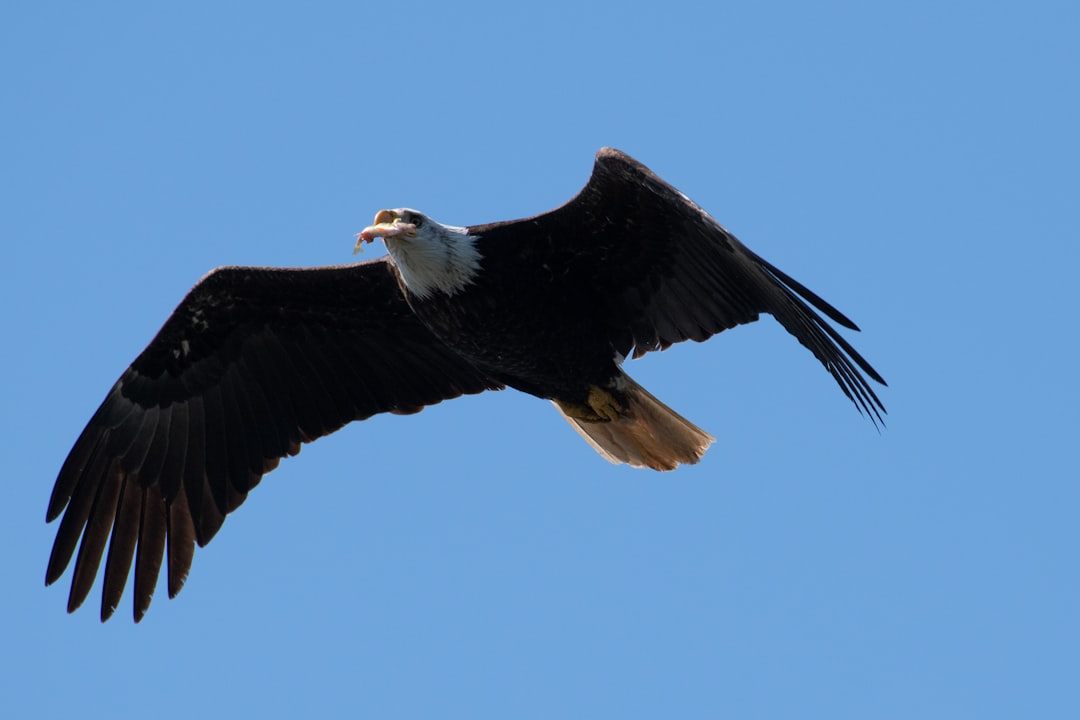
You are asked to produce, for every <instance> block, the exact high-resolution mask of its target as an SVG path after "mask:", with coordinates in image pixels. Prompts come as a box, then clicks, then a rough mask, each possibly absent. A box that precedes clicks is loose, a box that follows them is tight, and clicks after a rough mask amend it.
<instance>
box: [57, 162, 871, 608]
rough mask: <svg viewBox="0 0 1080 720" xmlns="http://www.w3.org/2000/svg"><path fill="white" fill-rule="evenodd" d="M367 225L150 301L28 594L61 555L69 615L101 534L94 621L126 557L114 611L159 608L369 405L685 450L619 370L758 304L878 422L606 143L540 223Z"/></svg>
mask: <svg viewBox="0 0 1080 720" xmlns="http://www.w3.org/2000/svg"><path fill="white" fill-rule="evenodd" d="M376 238H382V239H383V241H384V243H385V245H386V248H387V250H388V253H389V255H388V256H386V257H382V258H380V259H377V260H372V261H368V262H361V263H358V264H353V265H343V266H336V267H321V268H312V269H272V268H255V267H224V268H218V269H216V270H214V271H212V272H210V273H209V274H208V275H206V276H205V277H204V278H203V279H202V280H200V281H199V283H198V284H196V285H195V287H194V288H192V290H191V291H190V292H189V293H188V294H187V296H186V297H185V298H184V300H183V301H182V302H181V303H180V305H179V306H178V307H177V308H176V309H175V310H174V311H173V313H172V315H170V316H169V318H168V319H167V320H166V321H165V324H164V326H163V327H162V328H161V330H160V331H159V332H158V334H157V335H156V336H155V337H154V339H153V340H151V341H150V344H149V345H148V346H147V347H146V349H145V350H143V351H142V353H140V354H139V356H138V357H137V358H135V361H134V362H132V363H131V366H130V367H128V368H127V369H126V370H125V371H124V372H123V374H122V375H121V376H120V379H119V380H117V381H116V383H115V384H114V385H113V387H112V389H111V390H110V391H109V393H108V395H107V396H106V397H105V400H104V402H102V404H101V407H99V408H98V410H97V412H96V413H94V415H93V417H92V418H91V419H90V422H89V423H88V424H87V426H86V428H85V429H84V430H83V432H82V434H81V435H80V436H79V438H78V440H77V441H76V442H75V445H74V447H73V448H72V450H71V452H70V454H69V455H68V457H67V460H66V461H65V462H64V464H63V466H62V468H61V469H60V473H59V476H58V477H57V480H56V485H55V487H54V489H53V492H52V497H51V498H50V500H49V507H48V512H47V520H48V521H50V522H51V521H52V520H54V519H56V518H57V517H59V516H60V514H61V513H63V519H62V520H61V521H60V525H59V529H58V531H57V535H56V541H55V543H54V545H53V549H52V554H51V556H50V558H49V565H48V570H47V572H46V578H45V582H46V584H47V585H48V584H51V583H53V582H55V581H56V580H57V579H58V578H59V577H60V576H61V575H62V574H63V572H64V570H65V569H66V568H67V566H68V564H69V563H70V561H71V558H72V556H73V555H75V552H76V548H78V555H77V559H76V562H75V569H74V572H73V577H72V581H71V592H70V595H69V598H68V611H69V612H71V611H74V610H75V609H76V608H77V607H79V605H81V604H82V602H83V601H84V600H85V599H86V596H87V595H88V593H89V591H90V588H91V586H92V584H93V581H94V577H95V575H96V574H97V571H98V568H99V566H100V563H101V560H102V557H103V555H104V554H105V546H106V542H108V545H109V547H108V554H107V556H106V561H105V576H104V582H103V588H102V604H101V618H102V620H103V621H104V620H106V619H108V618H109V617H110V616H111V615H112V613H113V611H114V610H115V608H116V606H117V604H118V603H119V601H120V597H121V594H122V593H123V590H124V586H125V584H126V582H127V577H128V574H129V572H130V570H131V567H132V564H133V563H134V593H135V597H134V615H135V620H136V622H138V621H139V620H140V619H141V618H142V617H143V615H144V613H145V612H146V610H147V608H148V607H149V605H150V600H151V596H152V594H153V591H154V588H155V586H156V584H157V579H158V573H159V570H160V568H161V564H162V562H163V561H166V560H167V563H168V573H167V574H168V590H169V596H170V597H173V596H175V595H176V594H177V592H179V590H180V588H181V586H182V585H183V583H184V581H185V579H186V577H187V574H188V570H189V569H190V567H191V560H192V556H193V554H194V548H195V545H196V544H198V545H199V546H203V545H205V544H206V543H207V542H209V541H210V539H211V538H212V537H213V536H214V534H215V533H216V532H217V531H218V529H219V528H220V527H221V525H222V523H223V522H224V520H225V516H226V515H227V514H229V513H230V512H232V511H233V510H235V509H236V508H237V507H239V506H240V504H241V503H242V502H243V501H244V499H245V497H246V496H247V493H248V492H249V491H250V490H251V489H252V488H254V487H255V486H256V485H257V484H258V483H259V481H260V479H261V478H262V476H263V475H264V474H265V473H267V472H269V471H270V470H272V469H274V467H276V466H277V464H278V462H279V460H280V459H281V458H283V457H285V456H287V455H295V454H296V453H298V452H299V451H300V446H301V444H303V443H305V442H311V441H312V440H315V439H316V438H318V437H321V436H323V435H327V434H329V433H332V432H334V431H335V430H337V429H339V428H341V427H342V426H343V425H345V424H346V423H349V422H351V421H353V420H363V419H365V418H368V417H370V416H372V415H374V414H376V413H384V412H391V413H414V412H418V411H419V410H421V409H422V408H423V407H425V406H427V405H432V404H435V403H438V402H440V401H442V400H448V399H450V398H456V397H458V396H460V395H467V394H473V393H480V392H483V391H485V390H499V389H503V388H505V387H511V388H515V389H517V390H520V391H522V392H525V393H528V394H530V395H534V396H536V397H539V398H543V399H547V400H550V401H551V402H552V403H554V405H555V407H556V408H557V409H558V411H559V412H560V413H561V414H562V415H563V417H565V418H566V419H567V420H568V421H569V422H570V424H571V425H572V426H573V427H574V429H575V430H577V432H578V433H580V434H581V435H582V437H584V438H585V440H587V441H588V442H589V443H590V444H591V445H592V447H593V448H595V449H596V451H597V452H598V453H599V454H600V455H601V456H602V457H604V458H605V459H607V460H609V461H611V462H613V463H626V464H628V465H632V466H634V467H644V468H652V469H654V470H672V469H674V468H675V467H677V466H678V465H680V464H683V463H696V462H697V461H698V460H700V459H701V457H702V455H703V454H704V453H705V451H706V449H707V448H708V447H709V445H710V444H711V443H712V442H713V441H714V438H713V437H712V436H711V435H709V434H708V433H707V432H705V431H704V430H702V429H700V428H699V427H697V426H696V425H694V424H693V423H691V422H690V421H689V420H687V419H685V418H683V417H682V416H681V415H679V414H678V413H676V412H675V411H674V410H672V409H671V408H669V407H667V406H666V405H665V404H664V403H662V402H661V401H659V400H658V399H657V398H655V397H653V396H652V395H651V394H649V392H648V391H646V390H645V389H644V388H643V387H641V386H640V385H639V384H638V383H636V382H634V380H633V379H631V378H630V376H629V375H627V374H626V372H625V371H624V370H623V367H622V366H623V361H624V360H625V359H626V358H628V357H635V358H636V357H639V356H641V355H643V354H645V353H647V352H650V351H653V350H663V349H665V348H667V347H668V346H670V345H671V344H673V343H677V342H681V341H683V340H696V341H699V342H700V341H703V340H706V339H708V338H709V337H711V336H713V335H715V334H716V333H719V332H721V331H723V330H726V329H728V328H731V327H734V326H736V325H740V324H743V323H749V322H753V321H755V320H757V319H758V316H759V315H760V314H761V313H769V314H771V315H772V316H773V317H775V318H776V320H777V321H779V323H780V324H781V325H782V326H783V327H784V328H785V329H786V330H787V331H788V332H790V333H791V334H792V335H794V336H795V337H796V339H798V341H799V342H800V343H802V344H803V345H804V346H806V347H807V348H808V349H809V350H810V351H811V352H812V353H813V354H814V356H815V357H816V358H817V359H818V360H819V361H820V362H821V363H822V364H824V366H825V368H826V369H827V370H828V372H829V373H830V374H831V375H832V376H833V378H834V379H835V380H836V382H837V383H838V384H839V386H840V388H841V389H842V390H843V392H844V394H845V395H847V397H848V398H849V399H850V400H851V401H852V402H853V403H854V404H855V406H856V407H857V408H858V409H859V410H860V412H861V413H865V414H866V415H867V416H869V418H870V419H871V420H872V421H873V422H874V423H875V424H877V423H880V422H881V420H882V414H883V413H884V412H885V408H884V406H883V405H882V403H881V401H880V400H879V399H878V397H877V396H876V395H875V394H874V390H873V389H872V387H871V386H870V384H869V382H868V380H867V376H868V377H869V378H872V379H873V380H874V381H876V382H878V383H881V384H883V385H884V380H883V379H882V378H881V376H880V375H879V374H878V373H877V372H876V371H875V370H874V369H873V368H872V367H871V366H870V364H869V363H867V362H866V360H864V359H863V358H862V357H861V356H860V355H859V354H858V353H857V352H856V351H855V349H854V348H852V346H851V345H850V344H848V342H847V341H846V340H844V339H843V338H842V337H841V336H840V335H839V334H838V333H837V332H836V330H834V329H833V328H832V327H831V326H830V325H829V324H828V323H827V322H826V321H825V320H824V319H823V318H822V317H821V316H820V315H819V314H818V312H820V313H822V314H824V315H825V316H826V317H828V318H829V319H831V320H832V321H833V322H835V323H837V324H838V325H842V326H843V327H845V328H848V329H851V330H857V329H858V328H857V327H856V326H855V324H854V323H852V322H851V321H850V320H848V319H847V317H845V316H844V315H842V314H841V313H840V312H839V311H838V310H836V309H835V308H833V307H832V306H831V305H829V304H828V303H827V302H825V301H824V300H822V299H821V298H820V297H818V296H817V295H815V294H814V293H812V292H810V291H809V290H807V289H806V288H805V287H804V286H803V285H801V284H799V283H798V282H796V281H795V280H793V279H792V278H790V277H788V276H787V275H785V274H784V273H783V272H781V271H780V270H778V269H777V268H776V267H774V266H773V265H771V264H769V263H768V262H766V261H765V260H763V259H762V258H761V257H759V256H758V255H757V254H755V253H754V252H752V251H751V250H749V249H747V247H746V246H744V245H743V244H742V243H741V242H739V241H738V240H737V239H735V237H734V236H733V235H732V234H731V233H729V232H728V231H727V230H725V229H724V228H723V227H722V226H721V225H720V224H719V223H718V222H717V221H716V220H714V219H713V218H712V217H711V216H709V214H708V213H706V212H705V211H704V210H702V209H701V208H700V207H698V206H697V205H695V204H694V203H693V202H691V201H690V200H689V199H688V198H687V197H686V196H685V195H683V194H682V193H680V192H679V191H678V190H676V189H675V188H674V187H672V186H671V185H669V184H667V183H666V182H664V181H663V180H661V179H660V178H659V177H657V176H656V175H655V174H653V173H652V172H651V171H650V170H648V169H647V168H646V167H644V166H643V165H641V164H640V163H638V162H637V161H636V160H634V159H633V158H631V157H629V156H627V155H625V154H623V153H621V152H619V151H617V150H612V149H609V148H604V149H602V150H600V152H599V153H598V154H597V156H596V162H595V166H594V168H593V173H592V176H591V177H590V179H589V182H588V183H587V184H586V185H585V187H584V189H582V190H581V192H580V193H578V195H577V196H575V197H574V198H573V199H572V200H570V201H569V202H567V203H566V204H565V205H563V206H562V207H560V208H557V209H555V210H552V211H550V212H547V213H544V214H541V215H537V216H535V217H531V218H526V219H524V220H513V221H509V222H497V223H492V224H489V225H477V226H472V227H455V226H451V225H443V224H441V223H438V222H436V221H435V220H433V219H431V218H429V217H426V216H424V215H423V214H421V213H419V212H417V211H415V210H410V209H397V210H383V211H380V212H379V213H378V214H377V215H376V216H375V223H374V224H373V225H372V226H370V227H368V228H365V229H364V231H363V232H361V233H360V234H359V236H358V240H357V247H358V248H359V247H360V246H361V245H362V244H363V243H366V242H372V241H374V240H375V239H376ZM811 306H813V307H811ZM814 308H816V309H817V311H818V312H815V310H814ZM80 539H81V545H80Z"/></svg>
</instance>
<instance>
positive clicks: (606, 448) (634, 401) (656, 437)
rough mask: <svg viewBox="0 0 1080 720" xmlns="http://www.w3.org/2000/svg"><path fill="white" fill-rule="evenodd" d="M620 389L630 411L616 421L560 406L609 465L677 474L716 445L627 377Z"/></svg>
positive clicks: (708, 435) (582, 435)
mask: <svg viewBox="0 0 1080 720" xmlns="http://www.w3.org/2000/svg"><path fill="white" fill-rule="evenodd" d="M622 383H625V387H622ZM619 389H620V390H622V391H623V393H624V394H625V397H626V407H625V408H623V409H622V412H621V413H619V417H618V418H616V419H615V420H611V421H600V422H597V421H591V420H582V419H579V418H576V417H573V416H571V415H570V414H568V413H567V412H566V411H565V410H564V409H563V407H562V406H561V405H560V404H559V402H558V401H555V407H557V408H558V409H559V412H560V413H561V414H562V416H563V417H564V418H566V420H567V422H569V423H570V425H571V426H572V427H573V428H574V429H575V430H577V431H578V434H580V435H581V437H583V438H585V440H586V442H588V443H589V444H590V445H592V447H593V449H594V450H596V451H597V452H598V453H600V455H601V456H602V457H603V458H604V459H605V460H607V461H608V462H611V463H615V464H616V465H617V464H619V463H626V464H628V465H631V466H633V467H641V468H652V469H653V470H674V469H675V468H677V467H678V466H679V465H681V464H690V465H692V464H694V463H696V462H697V461H698V460H700V459H701V457H702V456H703V455H704V454H705V451H706V450H708V448H709V446H710V445H712V444H713V443H714V442H715V441H716V438H714V437H713V436H712V435H710V434H709V433H707V432H705V431H704V430H702V429H701V428H699V427H698V426H697V425H694V424H693V423H692V422H690V421H689V420H687V419H686V418H684V417H683V416H682V415H679V413H677V412H675V411H674V410H672V409H671V408H669V407H668V406H667V405H665V404H664V403H662V402H660V401H659V400H657V399H656V398H655V397H653V395H652V393H650V392H649V391H648V390H646V389H645V388H643V387H641V385H639V384H638V383H637V382H635V381H634V380H633V379H632V378H631V377H630V376H629V375H626V374H625V373H624V374H623V375H622V377H621V378H620V388H619Z"/></svg>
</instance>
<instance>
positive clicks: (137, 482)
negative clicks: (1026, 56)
mask: <svg viewBox="0 0 1080 720" xmlns="http://www.w3.org/2000/svg"><path fill="white" fill-rule="evenodd" d="M499 387H501V386H500V385H499V384H498V383H496V382H494V381H492V380H491V379H489V378H487V377H486V376H485V375H484V374H482V373H481V372H479V371H478V370H477V369H475V368H474V367H473V366H472V365H470V364H469V363H468V362H466V361H465V360H463V359H461V358H460V357H459V356H457V355H456V354H454V353H453V352H452V351H450V350H449V349H448V348H446V347H445V346H444V345H443V344H442V343H441V342H440V341H438V340H437V339H436V338H435V337H434V336H433V335H432V334H431V333H430V332H429V331H428V330H427V329H426V328H425V327H424V326H423V325H422V324H421V323H420V322H419V321H418V320H417V319H416V317H415V316H414V315H413V313H412V311H411V310H410V309H409V307H408V305H407V304H406V302H405V301H404V299H403V297H402V295H401V293H400V290H399V288H398V282H397V278H396V270H395V269H394V268H393V266H392V265H391V264H390V263H389V262H387V261H386V260H385V259H381V260H376V261H372V262H368V263H361V264H358V265H351V266H341V267H332V268H317V269H309V270H289V269H263V268H220V269H218V270H215V271H214V272H212V273H210V274H209V275H207V276H206V277H205V278H203V280H201V281H200V282H199V284H198V285H196V286H195V287H194V288H193V289H192V290H191V292H190V293H188V295H187V297H185V299H184V300H183V302H181V304H180V305H179V306H178V307H177V308H176V310H175V311H174V312H173V314H172V315H171V316H170V317H169V319H168V320H167V321H166V323H165V325H164V326H163V327H162V329H161V330H160V331H159V333H158V334H157V336H156V337H155V338H154V339H153V341H151V343H150V345H149V346H148V347H147V348H146V349H145V350H144V351H143V352H142V353H141V354H140V355H139V357H138V358H136V360H135V361H134V362H133V363H132V365H131V366H130V367H129V368H128V369H127V370H125V371H124V373H123V374H122V375H121V377H120V379H119V380H118V381H117V382H116V384H115V385H114V386H113V388H112V389H111V390H110V391H109V393H108V395H107V397H106V398H105V400H104V402H103V403H102V404H101V407H100V408H99V409H98V410H97V412H96V413H95V414H94V416H93V418H92V419H91V420H90V422H89V424H88V425H87V426H86V429H85V430H83V432H82V434H81V435H80V437H79V439H78V440H77V441H76V443H75V445H74V447H73V448H72V450H71V453H70V454H69V456H68V458H67V460H66V461H65V463H64V465H63V467H62V468H61V470H60V473H59V476H58V478H57V481H56V485H55V487H54V490H53V494H52V497H51V499H50V502H49V509H48V513H47V519H48V520H50V521H51V520H53V519H55V518H56V517H58V516H59V515H60V514H61V513H63V518H62V520H61V521H60V526H59V529H58V531H57V536H56V541H55V543H54V546H53V551H52V555H51V557H50V559H49V567H48V571H47V574H46V583H47V584H50V583H52V582H55V581H56V580H57V579H58V578H59V577H60V575H61V574H62V573H63V572H64V570H65V568H66V567H67V565H68V564H69V562H70V560H71V558H72V557H73V556H75V558H76V560H75V570H74V573H73V576H72V586H71V593H70V596H69V601H68V610H69V611H72V610H74V609H75V608H77V607H78V606H79V605H80V604H81V603H82V602H83V601H84V600H85V598H86V596H87V594H88V593H89V591H90V588H91V586H92V585H93V582H94V577H95V576H96V574H97V571H98V569H99V567H100V563H101V560H102V558H103V557H104V558H105V576H104V584H103V590H102V608H101V612H102V619H103V620H104V619H107V618H108V617H109V616H110V615H111V614H112V612H113V610H114V609H115V608H116V606H117V604H118V603H119V600H120V596H121V594H122V592H123V590H124V586H125V584H126V581H127V577H128V574H129V571H130V570H131V566H132V564H134V568H135V574H134V590H135V597H134V606H135V608H134V609H135V618H136V620H138V619H140V618H141V617H142V615H143V614H144V613H145V612H146V609H147V608H148V607H149V605H150V599H151V595H152V594H153V591H154V588H155V586H156V584H157V579H158V572H159V570H160V567H161V564H162V562H163V560H167V563H168V587H169V595H170V597H172V596H174V595H176V593H177V592H179V590H180V588H181V586H182V585H183V583H184V580H185V578H186V576H187V573H188V570H189V568H190V566H191V560H192V557H193V554H194V547H195V545H196V544H198V545H200V546H201V545H205V544H206V543H207V542H209V541H210V539H211V538H212V537H213V536H214V534H215V533H216V532H217V530H218V529H219V528H220V527H221V524H222V523H223V522H224V519H225V516H226V515H227V514H228V513H230V512H232V511H233V510H235V509H236V508H237V507H238V506H239V505H240V504H241V503H242V502H243V501H244V499H245V498H246V496H247V493H248V492H249V491H250V490H251V489H252V488H253V487H255V485H257V484H258V482H259V481H260V479H261V478H262V475H263V474H264V473H266V472H269V471H270V470H272V469H273V468H274V467H276V466H277V464H278V462H279V460H280V459H281V458H282V457H285V456H287V455H293V454H296V453H297V452H299V450H300V446H301V444H302V443H304V442H310V441H312V440H314V439H316V438H318V437H321V436H323V435H326V434H328V433H331V432H334V431H335V430H337V429H339V428H340V427H342V426H343V425H345V424H346V423H348V422H350V421H352V420H360V419H364V418H367V417H370V416H371V415H374V414H376V413H382V412H393V413H412V412H417V411H419V410H420V409H422V408H423V407H424V406H426V405H431V404H434V403H437V402H440V401H441V400H446V399H450V398H454V397H458V396H460V395H462V394H469V393H478V392H482V391H484V390H487V389H498V388H499ZM80 540H81V542H80ZM106 545H108V551H107V554H106ZM76 550H77V554H76Z"/></svg>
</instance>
